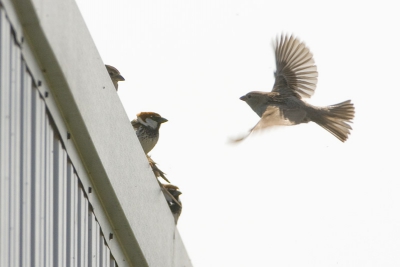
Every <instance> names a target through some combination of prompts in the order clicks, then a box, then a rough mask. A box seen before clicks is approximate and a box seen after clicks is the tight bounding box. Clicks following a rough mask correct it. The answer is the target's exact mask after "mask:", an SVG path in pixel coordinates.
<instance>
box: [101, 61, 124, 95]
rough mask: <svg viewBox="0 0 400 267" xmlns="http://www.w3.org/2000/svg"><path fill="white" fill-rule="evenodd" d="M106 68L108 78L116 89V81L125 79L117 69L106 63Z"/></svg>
mask: <svg viewBox="0 0 400 267" xmlns="http://www.w3.org/2000/svg"><path fill="white" fill-rule="evenodd" d="M106 69H107V71H108V74H109V75H110V78H111V80H112V82H113V84H114V86H115V90H117V91H118V82H119V81H125V79H124V77H122V76H121V74H120V73H119V71H118V70H117V69H116V68H115V67H113V66H110V65H106Z"/></svg>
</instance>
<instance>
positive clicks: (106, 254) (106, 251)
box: [103, 237, 111, 267]
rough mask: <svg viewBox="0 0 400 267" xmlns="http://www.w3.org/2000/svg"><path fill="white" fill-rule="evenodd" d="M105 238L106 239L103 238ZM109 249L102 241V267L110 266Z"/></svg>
mask: <svg viewBox="0 0 400 267" xmlns="http://www.w3.org/2000/svg"><path fill="white" fill-rule="evenodd" d="M104 238H107V237H104ZM110 256H111V255H110V248H109V247H108V246H107V244H106V242H105V240H104V265H103V266H105V267H108V266H110Z"/></svg>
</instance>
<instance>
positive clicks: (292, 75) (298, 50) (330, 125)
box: [236, 35, 355, 142]
mask: <svg viewBox="0 0 400 267" xmlns="http://www.w3.org/2000/svg"><path fill="white" fill-rule="evenodd" d="M274 48H275V60H276V72H275V84H274V87H273V89H272V92H259V91H253V92H250V93H248V94H247V95H244V96H242V97H240V99H241V100H243V101H245V102H246V103H247V104H248V105H249V106H250V107H251V108H252V109H253V110H254V112H255V113H257V115H258V116H260V117H261V119H260V120H259V122H258V123H257V124H256V125H255V126H254V127H253V128H252V129H251V130H250V132H249V133H248V134H247V135H246V136H244V137H242V138H239V139H237V140H236V141H241V140H243V139H244V138H246V137H247V136H248V135H249V134H250V133H251V132H252V131H258V130H261V129H263V128H266V127H270V126H274V125H296V124H300V123H308V122H310V121H313V122H315V123H317V124H318V125H319V126H321V127H322V128H324V129H325V130H327V131H328V132H330V133H331V134H333V135H334V136H336V137H337V138H338V139H339V140H340V141H342V142H344V141H346V139H347V137H348V135H349V134H350V130H351V126H350V125H349V123H350V122H352V119H353V118H354V112H355V111H354V106H353V104H352V103H351V102H350V100H347V101H344V102H342V103H339V104H336V105H332V106H327V107H316V106H312V105H310V104H308V103H306V102H304V101H303V100H302V98H307V97H310V96H312V94H313V93H314V90H315V88H316V86H317V77H318V72H317V66H315V64H314V60H313V55H312V54H311V52H310V50H309V49H308V48H307V47H306V46H305V45H304V43H301V42H300V41H299V40H298V39H296V38H294V37H293V36H291V37H287V36H283V35H282V36H281V38H280V40H279V38H277V40H276V44H275V47H274Z"/></svg>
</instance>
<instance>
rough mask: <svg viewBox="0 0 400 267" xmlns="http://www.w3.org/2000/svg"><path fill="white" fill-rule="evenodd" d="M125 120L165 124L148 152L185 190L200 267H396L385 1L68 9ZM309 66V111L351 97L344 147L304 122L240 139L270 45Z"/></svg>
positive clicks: (398, 134) (394, 151) (84, 4)
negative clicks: (312, 64)
mask: <svg viewBox="0 0 400 267" xmlns="http://www.w3.org/2000/svg"><path fill="white" fill-rule="evenodd" d="M77 2H78V5H79V7H80V9H81V11H82V14H83V16H84V18H85V20H86V22H87V25H88V27H89V30H90V31H91V34H92V37H93V39H94V41H95V43H96V45H97V48H98V49H99V51H100V54H101V56H102V58H103V61H104V63H106V64H110V65H113V66H115V67H117V68H118V69H119V70H120V72H121V74H122V75H123V76H124V77H125V79H126V81H125V82H122V83H120V86H119V92H118V94H119V96H120V98H121V101H122V103H123V105H124V107H125V109H126V112H127V114H128V116H129V118H130V119H133V118H135V117H136V114H137V113H138V112H141V111H154V112H158V113H160V114H161V115H162V116H164V117H166V118H167V119H168V120H169V122H167V123H165V124H163V125H162V127H161V137H160V141H159V143H158V145H157V146H156V147H155V149H154V150H153V151H152V152H151V153H150V154H151V155H152V157H153V159H154V160H155V161H156V162H157V163H158V164H159V167H160V168H161V169H162V170H163V171H165V172H166V173H167V175H168V178H169V179H170V180H171V182H172V183H173V184H175V185H177V186H179V187H180V188H181V190H182V192H183V195H182V197H181V198H182V201H183V212H182V215H181V218H180V220H179V222H178V228H179V231H180V233H181V235H182V238H183V240H184V243H185V246H186V249H187V250H188V253H189V255H190V257H191V259H192V263H193V265H194V266H196V267H220V266H229V267H241V266H244V267H247V266H274V267H281V266H307V267H310V266H324V267H327V266H351V267H357V266H360V267H369V266H385V267H390V266H400V172H399V168H398V165H399V158H400V157H399V149H400V141H399V138H400V127H399V125H398V124H399V123H398V121H399V118H398V116H399V114H400V112H399V107H398V104H399V103H400V102H399V100H398V99H399V98H398V96H399V90H400V88H399V87H400V85H399V83H398V82H397V81H398V76H399V70H400V67H399V62H400V52H399V51H400V37H399V36H400V35H399V27H400V26H399V25H400V19H399V8H398V6H396V5H395V1H374V2H372V1H334V2H330V3H328V2H324V1H290V0H281V1H261V0H260V1H252V0H246V1H238V0H231V1H222V0H201V1H193V0H185V1H183V0H182V1H179V0H169V1H162V0H155V1H149V0H135V1H132V0H113V1H104V0H101V1H99V0H91V1H89V0H77ZM281 32H285V33H293V34H295V36H297V37H299V38H300V39H301V40H303V41H304V42H305V43H306V44H307V46H308V47H309V48H310V49H311V52H312V53H313V54H314V59H315V61H316V64H317V66H318V72H319V81H318V86H317V90H316V93H315V95H314V96H313V97H312V98H311V99H310V100H309V102H311V103H312V104H314V105H329V104H336V103H338V102H341V101H344V100H347V99H352V100H353V102H354V104H355V107H356V117H355V120H354V124H353V129H354V130H353V131H352V134H351V136H350V138H349V140H348V141H347V142H346V143H344V144H343V143H341V142H340V141H338V140H337V139H336V138H335V137H334V136H333V135H331V134H330V133H328V132H327V131H325V130H324V129H322V128H321V127H319V126H317V125H316V124H313V123H309V124H304V125H298V126H292V127H281V128H278V129H274V130H270V131H267V132H263V133H261V134H256V135H254V136H250V137H249V138H248V139H246V140H245V141H244V142H242V143H241V144H239V145H231V144H228V139H229V138H230V137H235V136H238V135H240V134H242V133H244V132H246V131H247V130H248V129H249V128H251V127H252V126H253V125H254V124H255V123H256V122H257V121H258V116H257V115H256V114H255V113H254V112H253V111H252V110H251V109H250V108H249V107H248V106H247V104H246V103H244V102H242V101H240V100H239V97H240V96H242V95H244V94H245V93H247V92H249V91H253V90H261V91H270V90H271V88H272V85H273V71H274V69H275V65H274V64H275V63H274V58H273V54H272V47H271V42H272V40H273V38H275V36H277V34H280V33H281Z"/></svg>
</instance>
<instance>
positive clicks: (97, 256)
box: [93, 216, 102, 267]
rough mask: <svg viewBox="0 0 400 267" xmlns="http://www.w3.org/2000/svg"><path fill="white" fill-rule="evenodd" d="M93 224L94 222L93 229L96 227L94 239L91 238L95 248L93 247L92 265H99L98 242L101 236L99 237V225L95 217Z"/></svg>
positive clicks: (99, 252)
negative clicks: (93, 261) (93, 260)
mask: <svg viewBox="0 0 400 267" xmlns="http://www.w3.org/2000/svg"><path fill="white" fill-rule="evenodd" d="M93 217H94V218H96V217H95V216H93ZM94 224H95V229H96V232H95V236H94V239H93V241H94V245H95V247H96V249H95V258H94V259H95V264H94V266H96V267H97V266H100V262H101V261H100V260H101V251H100V242H101V240H102V237H101V233H100V226H99V223H98V222H97V220H96V219H95V220H94Z"/></svg>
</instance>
